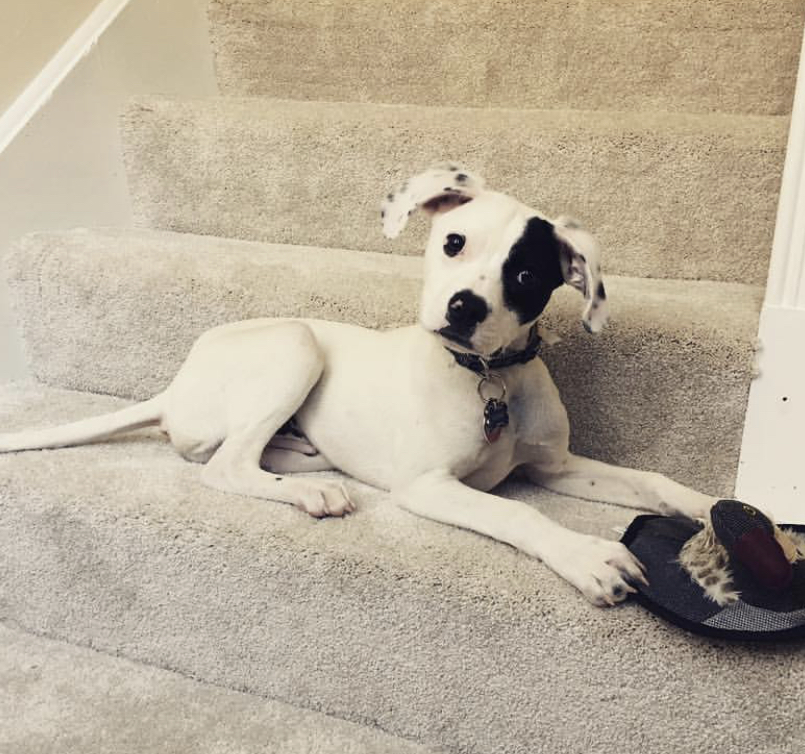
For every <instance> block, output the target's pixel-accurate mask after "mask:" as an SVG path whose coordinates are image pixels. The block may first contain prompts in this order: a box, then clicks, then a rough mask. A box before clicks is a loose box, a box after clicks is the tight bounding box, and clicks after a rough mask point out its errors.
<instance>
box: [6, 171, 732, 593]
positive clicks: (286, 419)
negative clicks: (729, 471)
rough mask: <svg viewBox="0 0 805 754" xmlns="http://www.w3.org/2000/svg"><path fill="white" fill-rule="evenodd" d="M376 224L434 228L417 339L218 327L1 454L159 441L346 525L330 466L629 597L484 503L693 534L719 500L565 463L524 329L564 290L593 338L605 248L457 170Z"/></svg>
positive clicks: (257, 322) (548, 528)
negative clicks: (510, 480) (328, 475)
mask: <svg viewBox="0 0 805 754" xmlns="http://www.w3.org/2000/svg"><path fill="white" fill-rule="evenodd" d="M381 207H382V209H381V219H382V223H383V230H384V233H385V235H386V236H388V237H389V238H394V237H396V236H397V235H398V234H399V233H400V232H401V231H402V230H403V228H404V227H405V225H406V223H407V221H408V218H409V216H410V215H412V214H413V213H414V212H415V211H416V210H419V211H421V212H425V213H427V214H428V215H430V216H431V226H430V234H429V239H428V242H427V247H426V250H425V254H424V284H423V289H422V297H421V305H420V315H419V323H418V325H415V326H411V327H404V328H399V329H394V330H388V331H375V330H369V329H365V328H361V327H357V326H352V325H348V324H339V323H334V322H326V321H321V320H313V319H253V320H246V321H242V322H237V323H234V324H227V325H223V326H220V327H216V328H214V329H212V330H209V331H207V332H206V333H204V334H202V335H201V336H200V337H199V339H198V340H197V341H196V342H195V344H194V345H193V347H192V349H191V351H190V353H189V355H188V357H187V359H186V360H185V362H184V364H183V365H182V367H181V368H180V370H179V371H178V373H177V374H176V376H175V378H174V379H173V381H172V382H171V383H170V385H169V386H168V388H167V389H166V390H165V391H164V392H162V393H160V394H158V395H157V396H155V397H153V398H151V399H150V400H147V401H145V402H142V403H139V404H135V405H132V406H129V407H127V408H124V409H122V410H120V411H117V412H115V413H112V414H108V415H104V416H100V417H95V418H91V419H87V420H84V421H78V422H74V423H72V424H68V425H64V426H61V427H56V428H53V429H46V430H33V431H23V432H17V433H10V434H2V435H0V452H9V451H21V450H31V449H41V448H56V447H64V446H69V445H78V444H83V443H88V442H93V441H97V440H101V439H104V438H108V437H109V436H111V435H113V434H117V433H121V432H127V431H130V430H134V429H137V428H140V427H145V426H151V425H158V426H159V427H160V428H161V429H162V430H163V431H164V432H165V433H166V434H167V435H168V437H169V438H170V441H171V442H172V444H173V445H174V447H175V448H176V449H177V450H178V452H179V453H180V454H181V455H182V456H183V457H184V458H186V459H188V460H190V461H195V462H199V463H203V464H204V465H203V467H202V469H201V480H202V481H203V483H205V484H206V485H209V486H210V487H213V488H216V489H218V490H223V491H225V492H230V493H236V494H241V495H249V496H254V497H258V498H265V499H269V500H275V501H279V502H283V503H290V504H293V505H296V506H297V507H299V508H301V509H302V510H304V511H306V512H307V513H309V514H310V515H312V516H316V517H322V516H343V515H345V514H347V513H351V512H352V511H353V510H354V509H355V505H354V503H353V502H352V501H351V500H350V496H349V493H348V491H347V489H346V488H345V486H344V485H343V484H342V483H339V482H334V481H332V480H322V479H321V478H305V476H304V475H302V476H298V475H297V473H298V472H312V471H321V470H325V469H338V470H340V471H341V472H344V473H345V474H347V475H349V476H352V477H354V478H356V479H358V480H361V481H363V482H366V483H368V484H370V485H374V486H376V487H380V488H383V489H386V490H390V493H391V498H392V499H393V500H394V501H395V502H396V503H397V504H399V505H400V506H402V507H403V508H405V509H407V510H408V511H410V512H412V513H414V514H417V515H419V516H423V517H426V518H429V519H432V520H435V521H440V522H443V523H446V524H452V525H454V526H458V527H463V528H466V529H469V530H472V531H475V532H478V533H480V534H484V535H486V536H488V537H492V538H494V539H496V540H500V541H501V542H506V543H508V544H509V545H512V546H514V547H516V548H518V549H520V550H522V551H523V552H525V553H527V554H528V555H530V556H533V557H535V558H538V559H540V560H542V561H543V562H544V563H545V564H546V565H547V566H548V567H549V568H551V569H552V570H553V571H555V572H556V573H557V574H558V575H559V576H561V577H563V578H564V579H566V580H567V581H568V582H569V583H570V584H572V585H573V586H574V587H576V588H577V589H578V590H579V591H580V592H581V593H582V594H583V595H584V596H585V597H586V598H587V599H588V600H590V602H592V603H593V604H595V605H598V606H608V605H615V604H616V603H618V602H620V601H622V600H624V599H626V597H627V596H628V594H629V593H630V592H634V591H635V589H634V585H635V584H636V582H639V581H644V582H645V575H644V572H643V568H642V565H641V564H640V562H639V561H638V560H637V559H636V558H635V557H634V556H633V555H632V554H631V553H630V552H629V550H628V549H627V548H626V547H625V546H624V545H622V544H621V543H619V542H614V541H609V540H605V539H601V538H598V537H593V536H588V535H584V534H580V533H578V532H574V531H571V530H569V529H565V528H564V527H561V526H559V525H558V524H556V523H555V522H553V521H551V520H550V519H549V518H547V517H546V516H544V515H542V514H541V513H539V512H538V511H537V510H535V509H534V508H533V507H532V506H529V505H527V504H526V503H523V502H519V501H516V500H510V499H505V498H501V497H498V496H495V495H492V494H490V493H489V490H491V489H493V488H494V487H495V486H496V485H497V484H499V483H500V482H501V481H503V480H504V479H505V478H506V477H508V476H509V475H510V473H511V472H512V471H514V470H515V469H521V470H523V471H524V472H525V474H526V476H527V478H528V479H529V480H531V481H533V482H534V483H535V484H538V485H541V486H542V487H545V488H547V489H549V490H552V491H554V492H557V493H560V494H563V495H570V496H574V497H579V498H585V499H593V500H596V501H602V502H607V503H616V504H619V505H625V506H630V507H635V508H642V509H647V510H650V511H654V512H657V513H663V514H675V515H683V516H688V517H692V518H701V517H704V516H706V515H707V512H708V511H709V509H710V507H711V506H712V505H713V504H714V503H715V502H716V499H715V498H711V497H708V496H706V495H704V494H701V493H699V492H696V491H694V490H692V489H689V488H687V487H684V486H682V485H681V484H678V483H677V482H674V481H672V480H671V479H669V478H667V477H665V476H663V475H661V474H657V473H653V472H646V471H638V470H634V469H627V468H621V467H617V466H612V465H609V464H605V463H602V462H599V461H595V460H591V459H588V458H584V457H581V456H578V455H574V454H572V453H571V452H570V451H569V425H568V418H567V413H566V411H565V408H564V406H563V404H562V401H561V399H560V397H559V392H558V390H557V388H556V386H555V385H554V383H553V381H552V379H551V377H550V375H549V373H548V370H547V368H546V367H545V365H544V363H543V362H542V361H541V360H540V359H539V358H538V356H537V350H538V345H539V331H538V328H537V322H538V318H539V316H540V314H541V313H542V311H543V309H544V308H545V306H546V305H547V303H548V300H549V299H550V297H551V294H552V293H553V291H554V290H555V289H556V288H558V287H559V286H561V285H569V286H571V287H573V288H575V289H577V290H578V291H579V293H580V294H581V295H582V296H583V299H584V304H583V310H582V322H583V325H584V327H585V328H586V329H587V330H588V331H589V332H590V333H595V332H597V331H599V330H600V329H601V328H602V327H603V325H604V324H605V322H606V319H607V300H606V290H605V287H604V282H603V280H602V277H601V264H600V250H599V246H598V243H597V242H596V240H595V239H594V237H593V236H592V235H591V234H590V233H589V232H588V231H587V230H585V229H584V228H582V227H581V226H580V225H579V224H578V223H577V222H575V221H573V220H571V219H569V218H567V217H559V218H557V219H555V220H553V221H552V220H549V219H548V218H547V217H546V216H545V215H543V214H541V213H540V212H537V211H536V210H534V209H532V208H529V207H527V206H526V205H524V204H522V203H521V202H519V201H517V200H516V199H514V198H512V197H510V196H508V195H506V194H503V193H499V192H496V191H493V190H490V189H488V188H487V187H486V186H485V183H484V181H483V179H482V178H480V177H479V176H478V175H476V174H474V173H472V172H470V171H468V170H465V169H463V168H461V167H460V166H457V165H450V164H445V165H438V166H435V167H433V168H431V169H429V170H426V171H425V172H423V173H421V174H419V175H416V176H414V177H413V178H411V179H410V180H408V181H407V182H406V183H405V184H404V185H403V186H402V187H401V188H400V189H399V190H398V191H396V192H394V193H391V194H389V195H388V196H387V197H386V199H385V200H384V201H383V202H382V205H381ZM288 474H294V475H293V476H287V475H288Z"/></svg>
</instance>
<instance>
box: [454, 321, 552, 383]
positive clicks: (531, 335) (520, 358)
mask: <svg viewBox="0 0 805 754" xmlns="http://www.w3.org/2000/svg"><path fill="white" fill-rule="evenodd" d="M541 343H542V338H541V337H540V335H539V333H538V332H537V323H536V322H535V323H534V324H533V325H532V326H531V329H530V330H529V331H528V342H527V343H526V344H525V348H523V349H522V350H520V351H504V350H500V351H495V353H493V354H492V355H491V356H490V357H489V358H488V359H484V358H482V357H481V356H478V355H477V354H474V353H462V352H460V351H454V350H453V349H452V348H447V346H445V348H447V350H448V351H450V353H451V354H453V358H454V359H455V360H456V363H457V364H459V365H460V366H462V367H464V368H465V369H469V370H470V371H472V372H475V374H486V373H487V372H489V371H496V370H498V369H505V368H506V367H510V366H514V365H515V364H526V363H528V362H529V361H531V359H533V358H535V357H536V355H537V354H538V353H539V347H540V344H541Z"/></svg>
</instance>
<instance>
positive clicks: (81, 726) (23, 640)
mask: <svg viewBox="0 0 805 754" xmlns="http://www.w3.org/2000/svg"><path fill="white" fill-rule="evenodd" d="M90 642H91V639H90ZM0 645H2V647H3V651H2V652H0V707H2V709H3V713H4V714H3V720H4V723H3V725H2V726H0V751H4V752H8V754H12V753H13V752H18V753H19V754H23V753H24V754H37V753H39V752H41V753H42V754H46V753H47V754H68V753H69V752H85V753H86V754H89V753H90V752H114V753H115V754H149V753H153V754H156V752H168V751H170V752H187V753H188V754H189V752H193V754H225V753H226V752H238V753H239V754H264V752H267V751H270V752H271V753H272V754H326V753H328V752H333V754H334V753H335V752H338V753H339V754H378V753H379V752H389V754H427V753H428V752H430V751H432V750H430V749H425V748H423V747H422V746H419V745H417V744H415V743H411V742H408V741H404V740H402V739H400V738H397V737H395V736H390V735H388V734H386V733H383V732H381V731H379V730H377V729H375V728H373V727H371V726H370V727H367V726H363V725H356V724H354V723H348V722H345V721H343V720H338V719H336V718H333V717H328V716H327V715H323V714H320V713H317V712H311V711H307V710H301V709H298V708H296V707H292V706H290V705H288V704H283V703H281V702H276V701H272V700H269V699H263V698H261V697H259V696H254V695H251V694H246V693H242V692H239V691H234V690H232V689H226V688H219V687H217V686H213V685H210V684H208V683H202V682H199V681H196V680H192V679H190V678H185V677H183V676H181V675H179V674H177V673H171V672H169V671H166V670H162V669H159V668H153V667H148V666H145V665H142V664H139V663H135V662H131V661H130V660H126V659H123V658H121V657H110V656H108V655H105V654H102V653H100V652H94V651H92V650H91V649H86V648H84V647H77V646H74V645H72V644H66V643H64V642H61V641H54V640H52V639H47V638H43V637H40V636H34V635H32V634H28V633H25V632H23V631H20V630H18V629H14V628H12V627H9V626H8V625H3V624H0Z"/></svg>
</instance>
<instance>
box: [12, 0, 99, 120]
mask: <svg viewBox="0 0 805 754" xmlns="http://www.w3.org/2000/svg"><path fill="white" fill-rule="evenodd" d="M99 2H100V0H3V3H2V6H1V7H0V50H1V51H2V53H0V55H1V57H0V59H1V60H2V64H0V113H2V112H5V111H6V110H7V109H8V107H9V105H10V104H11V103H12V102H13V101H14V100H15V99H16V98H17V96H18V95H19V94H20V93H21V92H22V90H23V89H24V88H25V87H26V86H27V85H28V83H29V82H30V81H31V79H33V78H34V76H36V75H37V74H38V73H39V71H41V70H42V68H44V66H45V64H46V63H47V62H48V60H50V59H51V58H52V57H53V55H55V54H56V51H57V50H58V49H59V48H60V47H61V46H62V45H63V44H64V42H65V41H66V40H67V38H68V37H69V36H70V35H71V34H72V33H73V32H74V31H75V30H76V29H77V28H78V25H79V24H80V23H81V22H82V21H83V20H84V19H85V18H86V17H87V16H88V15H89V14H90V11H92V10H93V9H94V8H95V6H96V5H98V3H99Z"/></svg>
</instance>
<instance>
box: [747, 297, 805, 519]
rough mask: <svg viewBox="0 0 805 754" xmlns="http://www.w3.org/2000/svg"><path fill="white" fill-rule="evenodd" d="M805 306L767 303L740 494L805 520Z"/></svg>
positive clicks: (780, 514)
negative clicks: (793, 306)
mask: <svg viewBox="0 0 805 754" xmlns="http://www.w3.org/2000/svg"><path fill="white" fill-rule="evenodd" d="M803 344H805V309H799V308H789V307H782V306H771V305H768V304H767V305H765V306H764V307H763V312H762V314H761V317H760V350H759V351H758V368H759V376H758V377H757V379H755V380H754V382H753V383H752V388H751V390H750V394H749V407H748V410H747V414H746V424H745V427H744V439H743V446H742V448H741V461H740V464H739V467H738V482H737V486H736V497H737V498H738V499H740V500H745V501H746V502H748V503H751V504H752V505H755V506H756V507H758V508H761V509H762V510H764V511H767V512H768V513H770V514H771V515H772V516H774V518H775V519H776V520H777V521H780V522H785V523H799V524H805V349H803Z"/></svg>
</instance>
